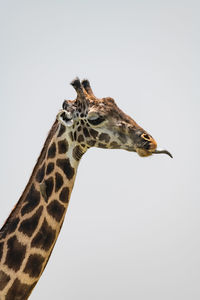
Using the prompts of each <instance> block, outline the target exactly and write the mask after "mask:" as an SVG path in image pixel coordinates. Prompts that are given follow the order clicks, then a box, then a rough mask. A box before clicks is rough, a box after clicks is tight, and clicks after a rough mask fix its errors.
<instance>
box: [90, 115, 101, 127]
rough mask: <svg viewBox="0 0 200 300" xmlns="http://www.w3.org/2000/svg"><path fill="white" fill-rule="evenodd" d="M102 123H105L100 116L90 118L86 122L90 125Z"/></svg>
mask: <svg viewBox="0 0 200 300" xmlns="http://www.w3.org/2000/svg"><path fill="white" fill-rule="evenodd" d="M103 121H105V118H104V117H102V116H95V117H92V118H91V119H88V122H89V123H90V124H92V125H99V124H101V123H102V122H103Z"/></svg>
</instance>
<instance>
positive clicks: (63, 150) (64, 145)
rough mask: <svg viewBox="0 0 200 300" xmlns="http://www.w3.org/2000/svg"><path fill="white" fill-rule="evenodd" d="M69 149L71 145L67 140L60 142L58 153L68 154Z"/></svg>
mask: <svg viewBox="0 0 200 300" xmlns="http://www.w3.org/2000/svg"><path fill="white" fill-rule="evenodd" d="M68 147H69V145H68V143H67V140H66V139H64V140H62V141H59V142H58V152H59V153H60V154H62V153H66V152H67V151H68Z"/></svg>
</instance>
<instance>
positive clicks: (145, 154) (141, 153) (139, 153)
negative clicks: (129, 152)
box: [136, 148, 152, 157]
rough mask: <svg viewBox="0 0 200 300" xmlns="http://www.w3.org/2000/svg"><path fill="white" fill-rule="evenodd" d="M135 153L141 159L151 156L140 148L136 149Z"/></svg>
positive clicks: (150, 153)
mask: <svg viewBox="0 0 200 300" xmlns="http://www.w3.org/2000/svg"><path fill="white" fill-rule="evenodd" d="M136 152H137V154H138V155H139V156H141V157H147V156H150V155H152V152H150V151H148V150H146V149H142V148H137V149H136Z"/></svg>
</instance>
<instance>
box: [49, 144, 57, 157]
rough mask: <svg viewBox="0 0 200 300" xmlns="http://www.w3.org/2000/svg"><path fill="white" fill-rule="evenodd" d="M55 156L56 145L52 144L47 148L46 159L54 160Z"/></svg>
mask: <svg viewBox="0 0 200 300" xmlns="http://www.w3.org/2000/svg"><path fill="white" fill-rule="evenodd" d="M55 156H56V144H55V143H53V144H51V146H50V147H49V150H48V154H47V158H54V157H55Z"/></svg>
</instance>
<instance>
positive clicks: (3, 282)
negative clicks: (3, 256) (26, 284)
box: [0, 271, 10, 291]
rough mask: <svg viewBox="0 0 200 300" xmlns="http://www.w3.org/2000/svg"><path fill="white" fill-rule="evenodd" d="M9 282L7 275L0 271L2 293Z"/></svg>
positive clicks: (0, 289)
mask: <svg viewBox="0 0 200 300" xmlns="http://www.w3.org/2000/svg"><path fill="white" fill-rule="evenodd" d="M9 281H10V276H9V275H7V274H6V273H5V272H3V271H0V291H2V290H3V289H4V288H5V286H6V285H7V284H8V282H9Z"/></svg>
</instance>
